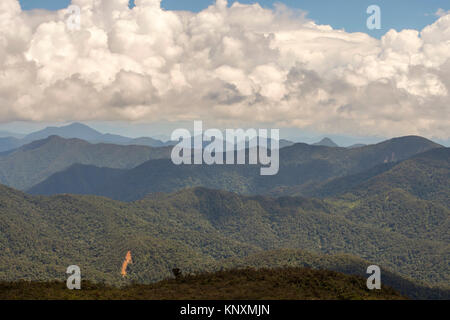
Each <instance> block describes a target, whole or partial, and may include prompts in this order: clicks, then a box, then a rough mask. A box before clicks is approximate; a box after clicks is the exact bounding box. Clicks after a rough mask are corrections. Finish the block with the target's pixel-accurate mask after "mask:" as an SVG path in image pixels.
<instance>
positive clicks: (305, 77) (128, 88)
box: [0, 0, 450, 141]
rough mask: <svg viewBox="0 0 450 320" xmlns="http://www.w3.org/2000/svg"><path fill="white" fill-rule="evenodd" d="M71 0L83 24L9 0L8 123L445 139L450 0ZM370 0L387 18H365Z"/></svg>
mask: <svg viewBox="0 0 450 320" xmlns="http://www.w3.org/2000/svg"><path fill="white" fill-rule="evenodd" d="M72 4H75V5H77V6H79V7H80V9H81V12H80V21H81V22H80V26H79V28H75V29H73V28H71V27H70V26H71V25H69V21H72V22H73V21H76V20H73V19H72V20H70V19H71V17H70V14H71V13H68V12H67V10H66V8H67V6H68V5H69V1H45V0H33V1H27V0H22V1H21V2H20V5H19V4H18V2H17V1H16V0H2V1H1V3H0V12H1V14H0V26H1V28H0V71H1V72H0V105H2V106H3V107H1V108H0V119H1V120H0V122H1V123H0V130H2V129H5V128H6V129H11V128H13V129H14V128H16V129H17V130H21V131H30V130H32V129H35V128H36V127H38V126H43V125H45V124H49V123H50V124H53V123H66V122H71V121H81V122H86V123H89V124H91V125H93V126H94V127H96V128H98V129H104V130H108V131H111V130H114V129H116V132H117V131H120V132H117V133H121V134H124V133H129V135H143V134H144V133H147V132H150V131H152V132H154V131H155V130H159V131H163V130H162V129H163V128H171V127H173V126H175V124H174V123H173V122H175V123H180V124H181V123H183V124H186V123H190V122H192V121H193V120H204V122H205V123H207V126H209V127H220V128H226V127H258V128H269V127H280V128H283V129H284V131H285V132H288V133H287V134H288V135H292V136H301V135H303V136H304V137H310V138H311V139H315V138H316V137H320V136H325V135H327V136H332V137H336V138H337V139H341V140H342V141H344V140H345V141H347V140H348V139H350V140H351V139H353V140H358V141H361V140H364V139H365V140H366V141H369V140H374V139H381V138H382V137H393V136H401V135H409V134H416V135H422V136H426V137H428V138H435V139H440V140H442V141H448V139H450V129H449V128H450V112H449V106H450V98H449V90H450V76H449V75H450V14H449V12H450V11H449V10H450V2H449V1H448V0H445V1H444V0H430V1H420V0H396V1H392V0H390V1H384V0H379V1H365V0H345V1H336V0H324V1H317V0H316V1H311V0H303V1H293V0H284V1H279V2H274V1H268V0H264V1H259V2H258V3H257V4H255V2H253V1H244V0H242V1H240V2H239V3H234V1H228V2H227V1H225V0H218V1H217V2H215V1H205V0H199V1H172V0H164V1H162V2H160V1H159V0H136V1H135V5H136V7H134V8H133V9H132V10H130V8H129V3H128V0H95V1H94V0H73V1H72ZM372 4H376V5H378V6H379V8H380V10H381V11H380V13H381V15H380V18H381V20H380V29H379V30H369V29H368V28H367V25H366V21H367V19H368V17H369V16H370V15H371V14H368V13H367V12H366V9H367V7H368V6H369V5H372ZM131 7H132V6H131ZM36 8H40V9H45V10H32V9H36ZM174 10H186V11H174ZM169 123H170V125H169ZM129 124H132V128H131V127H130V126H129ZM148 124H151V125H152V126H151V127H152V129H151V130H150V131H149V130H148V129H147V130H146V129H145V128H146V127H147V128H148ZM127 128H129V129H127ZM166 131H167V130H166ZM347 137H350V138H347ZM346 139H347V140H346ZM348 141H349V140H348Z"/></svg>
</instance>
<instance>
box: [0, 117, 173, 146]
mask: <svg viewBox="0 0 450 320" xmlns="http://www.w3.org/2000/svg"><path fill="white" fill-rule="evenodd" d="M8 134H9V133H8V132H3V134H2V135H0V152H5V151H9V150H12V149H15V148H18V147H20V146H23V145H25V144H28V143H31V142H33V141H36V140H42V139H47V138H48V137H50V136H59V137H61V138H65V139H81V140H85V141H88V142H91V143H109V144H119V145H140V146H148V147H166V146H171V145H174V142H173V141H168V142H163V141H161V140H158V139H154V138H149V137H141V138H128V137H124V136H120V135H115V134H109V133H106V134H103V133H100V132H98V131H97V130H94V129H92V128H91V127H89V126H87V125H84V124H82V123H72V124H69V125H67V126H62V127H47V128H45V129H43V130H40V131H36V132H33V133H30V134H28V135H25V136H23V137H21V136H17V135H16V136H12V135H13V134H11V135H9V136H8Z"/></svg>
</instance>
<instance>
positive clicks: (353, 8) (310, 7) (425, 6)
mask: <svg viewBox="0 0 450 320" xmlns="http://www.w3.org/2000/svg"><path fill="white" fill-rule="evenodd" d="M20 2H21V4H22V7H23V8H24V9H27V10H28V9H33V8H45V9H51V10H54V9H61V8H65V7H67V6H68V4H69V3H70V0H20ZM213 2H214V0H195V1H184V0H163V1H162V6H163V8H165V9H168V10H191V11H200V10H202V9H204V8H206V7H207V6H208V5H210V4H211V3H213ZM228 2H229V3H232V2H234V1H228ZM239 2H241V3H255V2H258V3H259V4H260V5H261V6H263V7H269V8H270V7H273V4H274V3H277V2H280V3H284V4H285V5H287V6H288V7H291V8H298V9H302V10H305V11H307V12H308V17H309V18H311V19H313V20H314V21H316V22H317V23H319V24H329V25H331V26H332V27H333V28H336V29H345V30H346V31H349V32H356V31H361V32H366V33H368V34H370V35H372V36H374V37H380V36H381V35H383V34H384V33H386V32H387V31H388V30H389V29H392V28H393V29H396V30H402V29H417V30H420V29H422V28H423V27H424V26H426V25H429V24H431V23H433V22H434V21H435V20H436V19H437V17H436V16H435V15H434V13H435V12H436V11H437V10H438V9H444V10H450V1H449V0H320V1H319V0H282V1H273V0H260V1H255V0H240V1H239ZM372 4H376V5H378V6H379V7H380V8H381V30H374V31H371V30H368V29H367V27H366V20H367V17H368V14H367V13H366V9H367V7H368V6H369V5H372Z"/></svg>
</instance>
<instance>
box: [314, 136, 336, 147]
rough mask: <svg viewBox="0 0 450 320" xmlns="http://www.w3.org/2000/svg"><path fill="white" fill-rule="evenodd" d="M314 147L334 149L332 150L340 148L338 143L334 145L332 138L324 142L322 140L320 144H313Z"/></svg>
mask: <svg viewBox="0 0 450 320" xmlns="http://www.w3.org/2000/svg"><path fill="white" fill-rule="evenodd" d="M313 146H324V147H332V148H337V147H339V146H338V145H337V144H336V143H334V141H333V140H331V139H330V138H323V139H322V140H320V141H319V142H316V143H313Z"/></svg>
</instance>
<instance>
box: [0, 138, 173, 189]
mask: <svg viewBox="0 0 450 320" xmlns="http://www.w3.org/2000/svg"><path fill="white" fill-rule="evenodd" d="M170 152H171V147H163V148H150V147H146V146H137V145H130V146H123V145H115V144H106V143H101V144H91V143H89V142H86V141H84V140H80V139H63V138H61V137H59V136H50V137H48V138H46V139H43V140H37V141H34V142H32V143H30V144H27V145H24V146H21V147H19V148H18V149H14V150H12V151H9V152H7V153H4V154H3V155H0V183H3V184H6V185H8V186H11V187H14V188H17V189H22V190H24V189H27V188H30V187H31V186H33V185H35V184H37V183H39V182H41V181H43V180H45V179H46V178H47V177H49V176H51V175H52V174H54V173H56V172H59V171H61V170H64V169H66V168H68V167H69V166H71V165H72V164H75V163H79V164H87V165H96V166H98V167H108V168H123V169H124V168H128V169H130V168H133V167H135V166H137V165H139V164H141V163H143V162H145V161H147V160H150V159H160V158H168V157H169V156H170Z"/></svg>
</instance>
